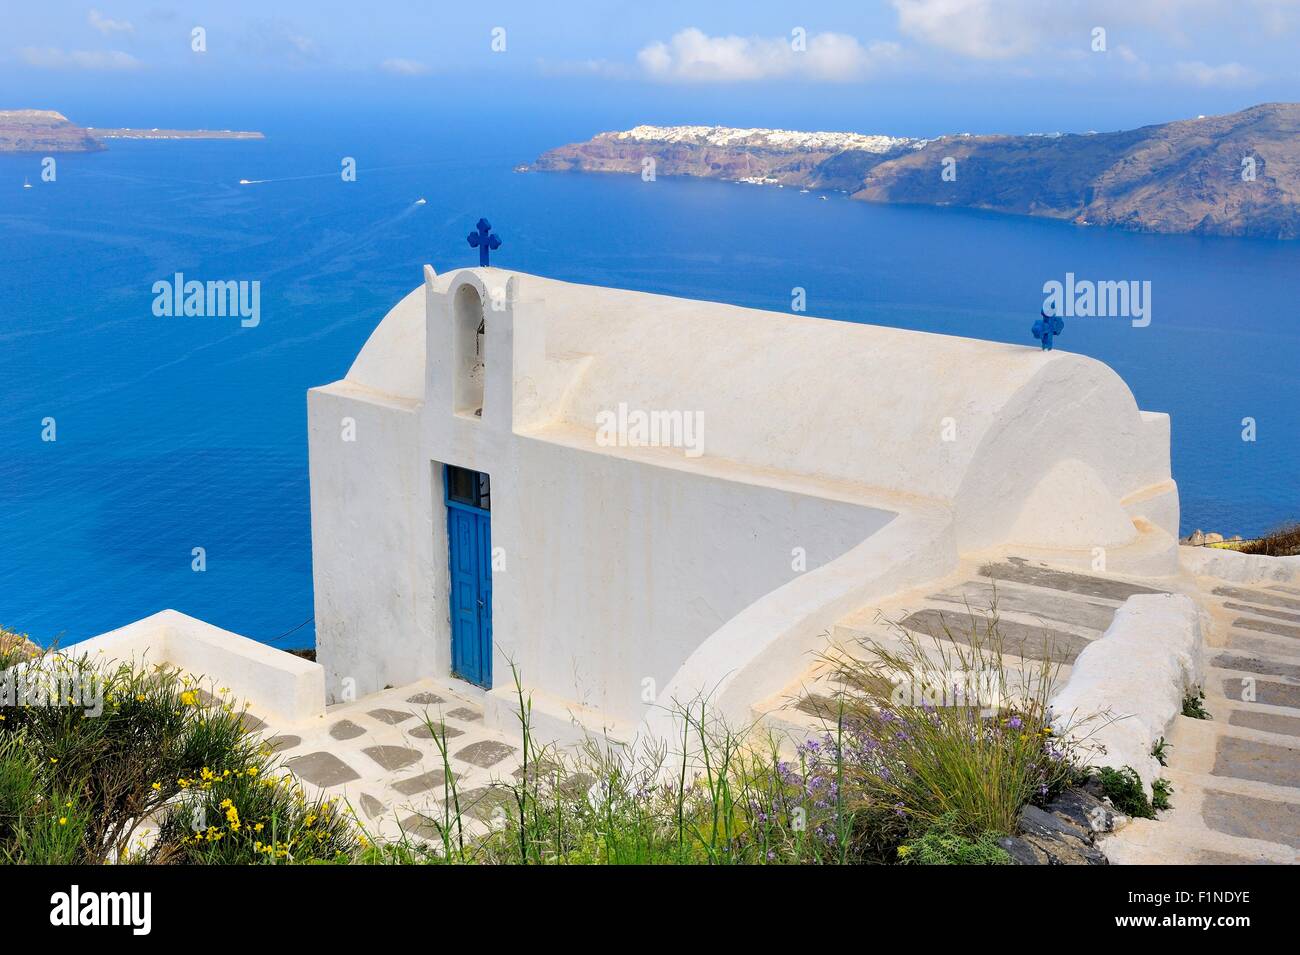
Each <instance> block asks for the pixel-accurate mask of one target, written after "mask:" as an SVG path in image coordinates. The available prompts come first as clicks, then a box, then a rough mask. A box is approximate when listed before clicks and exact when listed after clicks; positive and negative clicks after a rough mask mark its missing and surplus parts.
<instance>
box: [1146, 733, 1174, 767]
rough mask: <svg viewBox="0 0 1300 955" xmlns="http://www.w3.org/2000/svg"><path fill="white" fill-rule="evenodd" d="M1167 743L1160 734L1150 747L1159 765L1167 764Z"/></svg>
mask: <svg viewBox="0 0 1300 955" xmlns="http://www.w3.org/2000/svg"><path fill="white" fill-rule="evenodd" d="M1169 748H1170V747H1169V743H1168V741H1166V740H1165V738H1164V737H1163V736H1162V737H1160V738H1159V739H1158V740H1156V742H1155V745H1154V746H1152V747H1151V755H1152V756H1154V757H1155V760H1156V762H1157V763H1159V764H1160V765H1161V766H1168V765H1169Z"/></svg>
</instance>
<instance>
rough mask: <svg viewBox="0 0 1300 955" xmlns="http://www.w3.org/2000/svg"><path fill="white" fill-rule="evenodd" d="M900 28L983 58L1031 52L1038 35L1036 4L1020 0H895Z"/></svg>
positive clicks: (961, 52)
mask: <svg viewBox="0 0 1300 955" xmlns="http://www.w3.org/2000/svg"><path fill="white" fill-rule="evenodd" d="M892 3H893V5H894V10H895V11H896V12H897V13H898V29H899V30H900V31H901V32H902V33H904V34H906V35H907V36H910V37H913V38H914V39H917V40H921V41H923V42H925V43H929V44H930V45H932V46H937V47H941V48H942V49H945V50H950V51H952V52H953V53H960V54H961V55H963V56H969V57H974V58H976V59H981V60H990V59H1006V58H1009V57H1012V56H1016V55H1018V54H1021V53H1025V52H1028V51H1029V50H1030V49H1032V48H1033V46H1034V43H1035V42H1036V41H1037V40H1038V39H1039V36H1040V29H1039V27H1038V25H1037V24H1035V23H1034V22H1033V20H1034V17H1033V5H1032V4H1028V5H1027V4H1025V3H1023V2H1020V0H1003V2H1002V3H1000V4H999V3H995V2H994V0H892Z"/></svg>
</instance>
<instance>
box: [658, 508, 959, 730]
mask: <svg viewBox="0 0 1300 955" xmlns="http://www.w3.org/2000/svg"><path fill="white" fill-rule="evenodd" d="M956 564H957V552H956V548H955V547H954V546H953V540H952V522H951V519H950V517H949V515H947V514H946V512H936V513H928V512H927V513H903V514H900V515H898V516H897V517H895V518H894V520H893V521H891V522H890V523H889V525H887V526H886V527H885V528H884V529H883V530H881V531H879V532H877V533H876V534H875V535H873V536H872V537H870V538H869V539H867V540H866V541H864V542H863V543H861V544H859V545H858V546H857V547H855V548H853V549H852V550H850V551H849V552H847V553H846V554H844V555H842V556H841V557H838V558H837V559H835V560H833V561H831V562H830V563H828V564H826V565H825V566H823V567H819V568H817V569H816V570H814V571H810V572H809V573H807V574H805V575H804V576H802V577H799V578H797V579H796V580H793V581H791V582H790V583H788V584H786V585H784V586H783V587H780V588H778V589H776V590H774V591H772V592H771V593H769V594H767V595H766V596H764V597H763V598H761V599H760V600H757V601H755V602H754V603H753V604H751V605H750V606H749V607H747V608H745V610H743V611H742V612H741V613H739V614H737V615H736V616H735V617H733V618H732V619H731V620H729V621H727V623H726V624H724V625H723V626H722V627H721V628H719V629H718V630H717V631H716V632H714V633H713V635H712V636H710V637H709V638H708V640H706V641H705V642H704V643H703V644H702V645H701V646H700V647H699V648H698V649H697V650H696V651H695V652H694V653H692V654H691V656H690V657H689V658H688V659H687V660H686V662H685V663H684V664H683V665H682V666H681V668H680V669H679V670H678V671H677V673H676V674H675V675H674V677H673V679H672V681H671V682H670V683H669V684H668V686H667V687H666V689H665V691H664V692H663V693H662V694H661V695H660V697H659V705H658V706H656V707H653V708H652V709H651V710H650V711H649V712H648V713H647V715H646V717H645V719H644V721H643V722H642V724H641V729H640V732H641V734H642V735H643V736H644V737H645V738H650V739H661V740H662V739H676V738H678V737H679V736H680V729H679V727H678V726H677V725H676V713H675V710H674V707H675V706H677V705H682V704H690V703H692V702H695V701H697V700H699V699H701V698H707V699H708V701H709V709H710V712H711V713H712V714H713V715H714V716H717V717H720V718H722V719H723V720H725V721H727V722H728V723H729V724H730V725H731V726H733V727H739V726H741V725H742V724H745V723H748V722H749V720H750V719H751V717H752V713H751V711H750V708H751V707H752V706H753V704H755V703H757V702H759V701H761V700H764V699H766V698H768V697H770V696H772V695H773V694H775V693H778V692H780V691H781V689H782V688H784V687H785V686H786V684H788V683H789V682H790V680H791V679H793V678H795V677H797V676H798V675H799V674H800V673H802V672H803V671H804V670H805V669H807V667H808V666H809V665H811V663H812V662H813V656H812V655H813V654H815V653H817V652H818V651H821V650H825V649H827V648H828V647H829V640H830V631H831V628H832V627H834V625H835V624H836V623H837V622H838V621H839V620H840V619H841V618H842V617H844V616H845V615H846V614H848V613H850V612H851V611H854V610H857V609H859V608H860V607H862V606H863V605H864V604H866V603H869V602H870V601H871V600H873V599H878V598H880V597H883V596H886V595H888V594H892V593H895V592H897V591H900V590H906V589H909V588H912V587H918V586H920V585H921V584H924V583H926V582H927V581H930V580H934V579H936V578H939V577H942V576H944V575H945V574H947V573H949V572H950V571H951V570H952V569H953V568H954V567H955V566H956Z"/></svg>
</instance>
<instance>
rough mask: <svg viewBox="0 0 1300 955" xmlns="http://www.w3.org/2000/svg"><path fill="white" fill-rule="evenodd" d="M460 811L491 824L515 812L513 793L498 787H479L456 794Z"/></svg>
mask: <svg viewBox="0 0 1300 955" xmlns="http://www.w3.org/2000/svg"><path fill="white" fill-rule="evenodd" d="M457 798H458V801H459V803H460V811H461V813H463V814H464V815H466V816H469V817H471V818H473V819H478V820H480V821H481V822H487V823H491V822H494V821H496V820H498V819H500V818H501V817H502V814H505V815H510V814H512V813H513V812H515V811H516V809H517V805H516V803H515V796H514V793H512V792H510V790H508V789H503V788H502V787H500V786H480V787H478V788H477V789H467V790H465V791H464V792H462V793H458V794H457Z"/></svg>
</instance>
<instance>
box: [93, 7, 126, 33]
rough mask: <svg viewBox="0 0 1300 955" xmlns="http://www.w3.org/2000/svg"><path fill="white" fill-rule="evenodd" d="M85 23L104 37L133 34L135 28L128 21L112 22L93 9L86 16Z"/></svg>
mask: <svg viewBox="0 0 1300 955" xmlns="http://www.w3.org/2000/svg"><path fill="white" fill-rule="evenodd" d="M86 21H87V22H88V23H89V24H90V25H91V26H92V27H94V28H95V29H96V30H98V31H99V32H100V33H102V34H104V36H112V35H113V34H115V33H134V32H135V26H134V24H132V23H131V22H130V21H129V20H112V19H110V18H108V17H106V16H104V15H103V14H102V13H100V12H99V11H98V10H94V9H92V10H91V11H90V13H88V14H87V15H86Z"/></svg>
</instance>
